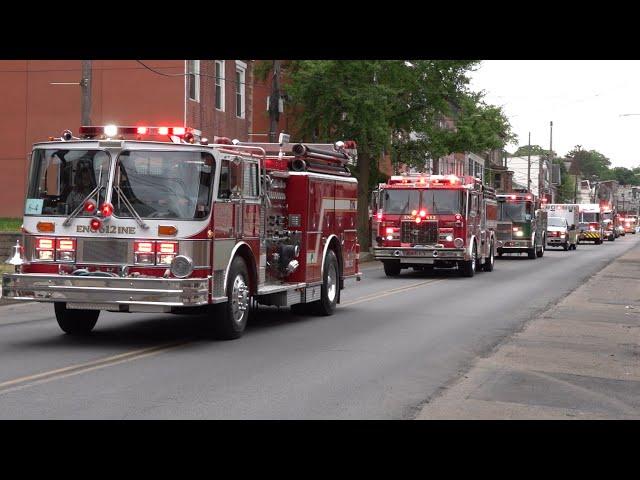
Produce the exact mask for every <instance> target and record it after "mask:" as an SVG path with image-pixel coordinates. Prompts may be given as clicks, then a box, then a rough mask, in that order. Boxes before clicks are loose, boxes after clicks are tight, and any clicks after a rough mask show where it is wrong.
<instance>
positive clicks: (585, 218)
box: [578, 203, 604, 245]
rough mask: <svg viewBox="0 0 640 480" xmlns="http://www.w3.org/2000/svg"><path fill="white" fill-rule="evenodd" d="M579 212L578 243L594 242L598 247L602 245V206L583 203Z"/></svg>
mask: <svg viewBox="0 0 640 480" xmlns="http://www.w3.org/2000/svg"><path fill="white" fill-rule="evenodd" d="M579 212H580V222H579V223H578V243H581V242H593V243H595V244H596V245H600V244H602V241H603V239H604V228H603V223H602V215H601V211H600V205H599V204H597V203H581V204H580V206H579Z"/></svg>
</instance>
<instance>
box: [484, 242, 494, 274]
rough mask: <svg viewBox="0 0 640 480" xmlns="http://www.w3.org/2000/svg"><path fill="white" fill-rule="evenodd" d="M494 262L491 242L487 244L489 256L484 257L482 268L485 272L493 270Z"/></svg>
mask: <svg viewBox="0 0 640 480" xmlns="http://www.w3.org/2000/svg"><path fill="white" fill-rule="evenodd" d="M494 263H495V257H494V253H493V242H491V244H490V245H489V258H486V259H485V261H484V265H482V270H484V271H485V272H493V264H494Z"/></svg>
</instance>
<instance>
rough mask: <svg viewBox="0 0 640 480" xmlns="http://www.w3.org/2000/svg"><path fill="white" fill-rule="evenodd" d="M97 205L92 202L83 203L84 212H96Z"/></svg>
mask: <svg viewBox="0 0 640 480" xmlns="http://www.w3.org/2000/svg"><path fill="white" fill-rule="evenodd" d="M96 208H98V207H97V205H96V202H95V201H93V200H87V201H86V202H84V211H85V212H88V213H93V212H95V211H96Z"/></svg>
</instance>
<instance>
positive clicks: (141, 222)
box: [113, 185, 149, 230]
mask: <svg viewBox="0 0 640 480" xmlns="http://www.w3.org/2000/svg"><path fill="white" fill-rule="evenodd" d="M113 189H114V190H115V191H116V193H117V194H118V199H119V200H122V203H124V206H125V207H127V210H129V213H130V214H131V216H132V217H133V218H134V219H135V221H136V222H137V223H138V225H140V227H141V228H144V229H145V230H146V229H147V228H149V225H147V224H146V223H144V220H142V217H140V215H138V212H136V209H135V208H133V205H131V203H130V202H129V200H128V199H127V197H125V195H124V193H123V192H122V190H121V189H120V186H118V185H114V186H113Z"/></svg>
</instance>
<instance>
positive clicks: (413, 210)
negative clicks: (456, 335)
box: [371, 174, 497, 277]
mask: <svg viewBox="0 0 640 480" xmlns="http://www.w3.org/2000/svg"><path fill="white" fill-rule="evenodd" d="M373 198H374V202H373V205H372V209H371V210H372V212H373V219H372V220H373V221H372V228H373V230H374V232H376V233H377V236H376V243H377V245H376V246H375V247H374V249H373V251H374V256H375V258H376V259H377V260H380V261H381V262H382V263H383V265H384V271H385V274H386V275H387V276H390V277H393V276H397V275H399V274H400V272H401V270H402V269H403V268H409V267H413V269H414V270H430V269H432V268H434V267H443V268H454V267H457V269H458V270H459V271H460V273H461V274H462V275H463V276H467V277H472V276H473V275H474V274H475V273H476V270H477V269H480V268H482V269H483V270H484V271H487V272H490V271H492V270H493V267H494V257H495V233H494V232H495V226H496V214H497V203H496V198H495V193H494V191H493V189H490V188H488V187H486V186H484V185H483V184H482V182H481V181H480V180H479V179H476V178H473V177H457V176H454V175H426V174H410V175H397V176H392V177H391V178H390V180H389V181H388V182H387V183H383V184H379V185H378V189H377V190H376V191H375V194H374V197H373Z"/></svg>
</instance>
